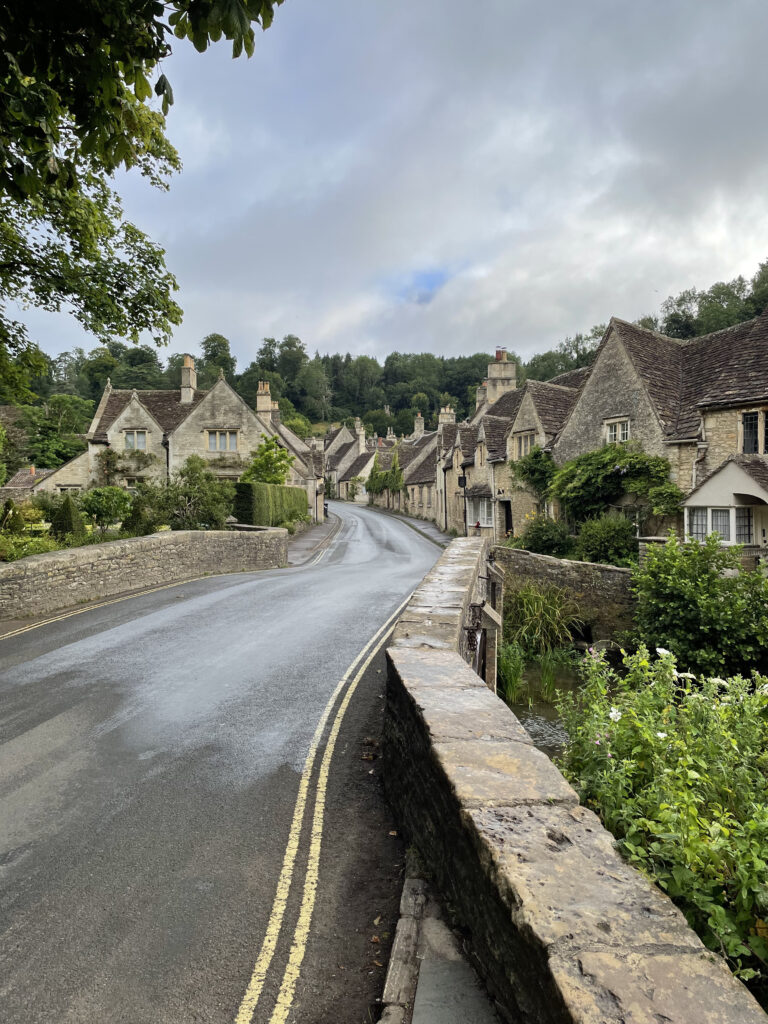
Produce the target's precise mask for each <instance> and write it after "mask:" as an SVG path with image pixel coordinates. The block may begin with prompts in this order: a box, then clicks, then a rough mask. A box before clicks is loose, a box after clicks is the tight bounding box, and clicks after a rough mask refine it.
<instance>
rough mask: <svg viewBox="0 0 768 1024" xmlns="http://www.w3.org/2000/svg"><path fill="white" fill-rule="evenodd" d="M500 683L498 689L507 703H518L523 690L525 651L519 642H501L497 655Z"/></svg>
mask: <svg viewBox="0 0 768 1024" xmlns="http://www.w3.org/2000/svg"><path fill="white" fill-rule="evenodd" d="M497 668H498V677H499V683H498V687H497V689H498V690H499V691H500V693H501V697H502V698H503V699H504V700H505V701H506V703H507V704H510V705H511V704H517V703H519V701H520V697H521V694H522V692H523V688H524V684H523V672H524V671H525V651H524V650H523V649H522V647H521V646H520V645H519V644H515V643H511V644H501V645H500V646H499V653H498V657H497Z"/></svg>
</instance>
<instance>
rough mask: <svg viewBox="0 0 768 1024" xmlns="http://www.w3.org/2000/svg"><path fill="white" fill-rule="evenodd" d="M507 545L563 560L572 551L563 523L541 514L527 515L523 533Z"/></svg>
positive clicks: (569, 536)
mask: <svg viewBox="0 0 768 1024" xmlns="http://www.w3.org/2000/svg"><path fill="white" fill-rule="evenodd" d="M507 543H508V546H509V547H513V548H523V549H524V550H525V551H533V552H534V553H535V554H537V555H552V556H554V557H555V558H565V557H566V556H567V555H569V554H570V553H571V551H572V550H573V538H572V537H571V535H570V533H569V532H568V527H567V526H566V525H565V523H563V522H559V521H556V520H554V519H550V517H549V516H547V515H544V514H543V513H531V514H529V515H527V516H526V517H525V526H524V527H523V532H522V533H521V534H520V536H518V537H515V538H514V539H512V540H510V541H508V542H507Z"/></svg>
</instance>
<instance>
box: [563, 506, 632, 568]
mask: <svg viewBox="0 0 768 1024" xmlns="http://www.w3.org/2000/svg"><path fill="white" fill-rule="evenodd" d="M574 553H575V556H576V558H579V559H581V561H582V562H604V563H605V564H606V565H631V564H634V563H635V562H636V561H637V537H636V536H635V527H634V525H633V523H632V522H631V521H630V520H629V519H627V518H626V517H625V516H620V515H602V516H599V517H598V518H597V519H587V521H586V522H585V523H582V524H581V529H580V530H579V536H578V540H577V541H576V550H575V552H574Z"/></svg>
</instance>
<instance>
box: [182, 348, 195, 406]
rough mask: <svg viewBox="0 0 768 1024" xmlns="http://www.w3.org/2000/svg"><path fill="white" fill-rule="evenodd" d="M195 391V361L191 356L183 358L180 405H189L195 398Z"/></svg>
mask: <svg viewBox="0 0 768 1024" xmlns="http://www.w3.org/2000/svg"><path fill="white" fill-rule="evenodd" d="M196 390H197V371H196V370H195V360H194V359H193V358H192V356H184V364H183V365H182V367H181V404H182V405H189V403H190V402H191V401H192V399H193V398H194V397H195V391H196Z"/></svg>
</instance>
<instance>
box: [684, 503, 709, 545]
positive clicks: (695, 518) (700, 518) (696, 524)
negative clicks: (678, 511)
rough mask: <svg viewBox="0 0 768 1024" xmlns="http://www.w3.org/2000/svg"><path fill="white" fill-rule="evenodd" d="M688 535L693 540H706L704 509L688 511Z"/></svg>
mask: <svg viewBox="0 0 768 1024" xmlns="http://www.w3.org/2000/svg"><path fill="white" fill-rule="evenodd" d="M688 533H689V535H690V536H691V537H693V539H694V540H706V536H707V510H706V509H705V508H689V509H688Z"/></svg>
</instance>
